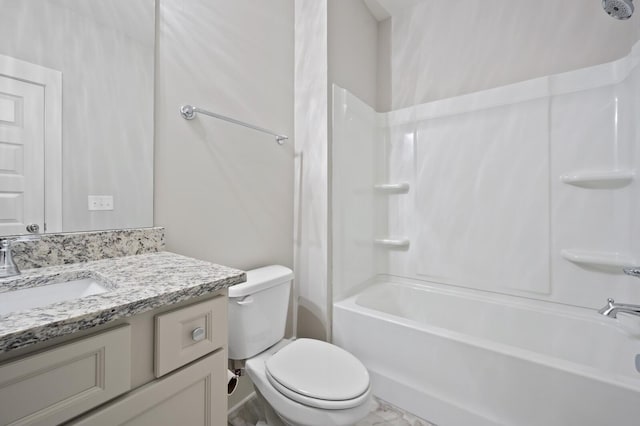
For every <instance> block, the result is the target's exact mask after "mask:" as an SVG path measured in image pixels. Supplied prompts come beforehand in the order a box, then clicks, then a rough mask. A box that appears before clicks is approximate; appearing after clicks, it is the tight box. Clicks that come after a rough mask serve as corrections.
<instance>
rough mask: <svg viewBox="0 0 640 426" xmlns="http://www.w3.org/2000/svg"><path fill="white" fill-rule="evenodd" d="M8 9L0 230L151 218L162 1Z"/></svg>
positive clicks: (104, 225)
mask: <svg viewBox="0 0 640 426" xmlns="http://www.w3.org/2000/svg"><path fill="white" fill-rule="evenodd" d="M0 10H1V11H2V13H1V14H0V235H8V234H24V233H27V232H30V231H31V232H34V231H36V229H37V232H62V231H64V232H71V231H88V230H100V229H114V228H134V227H148V226H152V225H153V109H154V50H155V1H154V0H136V1H129V0H100V1H86V0H29V1H24V0H0ZM27 228H29V229H27Z"/></svg>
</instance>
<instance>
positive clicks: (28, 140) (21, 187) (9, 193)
mask: <svg viewBox="0 0 640 426" xmlns="http://www.w3.org/2000/svg"><path fill="white" fill-rule="evenodd" d="M44 113H45V111H44V88H43V87H42V86H39V85H37V84H34V83H28V82H25V81H20V80H18V79H15V78H11V77H6V76H4V75H2V69H0V235H7V234H24V233H26V232H27V230H26V227H27V226H28V225H31V224H38V225H39V226H40V229H42V228H43V225H44V201H45V200H44V131H45V129H44V122H45V120H44Z"/></svg>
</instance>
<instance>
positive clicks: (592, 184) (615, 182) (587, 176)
mask: <svg viewBox="0 0 640 426" xmlns="http://www.w3.org/2000/svg"><path fill="white" fill-rule="evenodd" d="M633 177H634V171H633V170H592V171H585V172H576V173H571V174H567V175H564V176H561V177H560V180H562V182H564V183H566V184H568V185H574V186H580V187H583V188H591V189H613V188H621V187H623V186H626V185H628V184H629V183H631V181H632V180H633Z"/></svg>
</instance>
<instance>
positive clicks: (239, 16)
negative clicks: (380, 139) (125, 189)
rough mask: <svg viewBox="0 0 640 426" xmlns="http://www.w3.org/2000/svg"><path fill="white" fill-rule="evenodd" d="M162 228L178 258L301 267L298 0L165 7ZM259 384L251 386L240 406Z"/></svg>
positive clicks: (160, 53)
mask: <svg viewBox="0 0 640 426" xmlns="http://www.w3.org/2000/svg"><path fill="white" fill-rule="evenodd" d="M157 38H158V40H157V42H158V45H157V46H158V47H157V63H156V70H157V77H156V145H155V206H154V207H155V210H154V213H155V224H156V225H159V226H165V227H166V235H167V250H170V251H173V252H176V253H181V254H185V255H188V256H192V257H195V258H198V259H203V260H208V261H211V262H216V263H221V264H224V265H228V266H233V267H236V268H240V269H244V270H247V269H251V268H255V267H258V266H263V265H268V264H281V265H285V266H288V267H292V266H293V243H292V240H293V170H294V166H293V138H291V139H290V140H289V141H287V142H286V143H285V145H283V146H279V145H277V144H276V143H275V141H274V138H272V137H271V136H268V135H264V134H262V133H257V132H255V131H252V130H249V129H244V128H242V127H238V126H236V125H233V124H229V123H225V122H222V121H219V120H216V119H213V118H209V117H206V116H199V117H198V118H196V119H195V120H192V121H189V122H188V121H186V120H184V119H182V118H181V117H180V116H179V114H178V107H179V106H180V105H181V104H184V103H191V104H193V105H197V106H201V107H203V108H206V109H209V110H210V111H213V112H217V113H220V114H223V115H229V116H231V117H235V118H238V119H240V120H244V121H248V122H250V123H254V124H257V125H260V126H262V127H266V128H270V129H273V130H274V131H277V132H282V133H284V134H287V135H289V136H290V137H292V136H293V0H274V1H270V2H254V1H250V0H234V1H225V0H214V1H212V0H188V1H186V0H159V17H158V33H157ZM252 390H253V387H252V386H251V383H250V381H249V380H248V379H243V380H241V382H240V388H239V389H238V390H236V393H235V394H234V395H233V396H232V397H231V398H230V400H229V407H230V408H231V407H233V406H234V405H235V404H237V403H238V402H239V401H241V400H242V398H244V397H245V396H247V395H248V394H249V393H250V392H251V391H252Z"/></svg>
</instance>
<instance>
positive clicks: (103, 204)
mask: <svg viewBox="0 0 640 426" xmlns="http://www.w3.org/2000/svg"><path fill="white" fill-rule="evenodd" d="M89 210H113V195H89Z"/></svg>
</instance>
